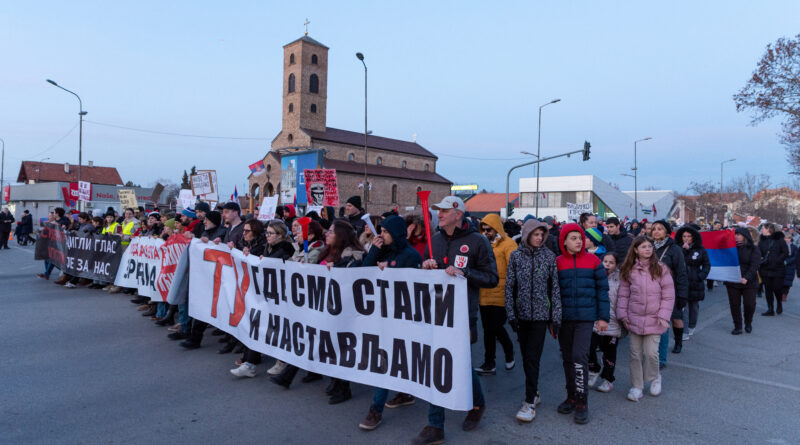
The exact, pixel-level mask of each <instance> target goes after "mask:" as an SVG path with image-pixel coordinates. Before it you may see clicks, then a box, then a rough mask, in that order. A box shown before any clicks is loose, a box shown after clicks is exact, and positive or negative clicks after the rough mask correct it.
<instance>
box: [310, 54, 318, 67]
mask: <svg viewBox="0 0 800 445" xmlns="http://www.w3.org/2000/svg"><path fill="white" fill-rule="evenodd" d="M311 64H312V65H316V64H317V55H316V54H312V55H311Z"/></svg>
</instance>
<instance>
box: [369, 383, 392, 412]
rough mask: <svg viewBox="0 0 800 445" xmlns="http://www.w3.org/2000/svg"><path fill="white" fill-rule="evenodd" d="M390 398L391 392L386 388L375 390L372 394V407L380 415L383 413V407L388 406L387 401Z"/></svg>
mask: <svg viewBox="0 0 800 445" xmlns="http://www.w3.org/2000/svg"><path fill="white" fill-rule="evenodd" d="M388 398H389V390H388V389H385V388H375V390H374V391H373V393H372V407H373V408H375V410H376V411H378V412H379V413H382V412H383V407H384V406H386V399H388Z"/></svg>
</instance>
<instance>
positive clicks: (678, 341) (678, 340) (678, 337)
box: [672, 328, 683, 354]
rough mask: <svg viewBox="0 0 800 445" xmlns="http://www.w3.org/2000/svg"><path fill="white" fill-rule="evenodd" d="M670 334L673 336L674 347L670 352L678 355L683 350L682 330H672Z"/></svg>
mask: <svg viewBox="0 0 800 445" xmlns="http://www.w3.org/2000/svg"><path fill="white" fill-rule="evenodd" d="M672 334H673V335H674V336H675V347H674V348H672V352H673V353H674V354H680V353H681V349H683V328H672Z"/></svg>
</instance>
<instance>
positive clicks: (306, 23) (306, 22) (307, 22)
mask: <svg viewBox="0 0 800 445" xmlns="http://www.w3.org/2000/svg"><path fill="white" fill-rule="evenodd" d="M309 23H311V22H309V21H308V18H306V21H305V23H303V24H304V25H306V35H308V24H309Z"/></svg>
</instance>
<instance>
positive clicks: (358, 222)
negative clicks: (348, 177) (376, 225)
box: [344, 195, 367, 236]
mask: <svg viewBox="0 0 800 445" xmlns="http://www.w3.org/2000/svg"><path fill="white" fill-rule="evenodd" d="M362 216H364V209H362V208H361V197H360V196H358V195H353V196H351V197H350V198H348V199H347V203H346V204H345V205H344V217H345V218H347V222H349V223H350V225H351V226H353V228H355V229H356V235H357V236H361V234H362V233H364V228H365V227H366V225H367V223H366V222H364V220H363V219H361V217H362Z"/></svg>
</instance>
